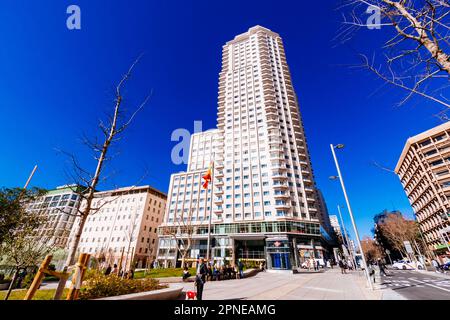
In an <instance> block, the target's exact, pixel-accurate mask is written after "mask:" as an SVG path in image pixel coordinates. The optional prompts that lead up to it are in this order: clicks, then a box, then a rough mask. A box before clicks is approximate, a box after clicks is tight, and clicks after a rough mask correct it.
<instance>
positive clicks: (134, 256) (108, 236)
mask: <svg viewBox="0 0 450 320" xmlns="http://www.w3.org/2000/svg"><path fill="white" fill-rule="evenodd" d="M166 199H167V196H166V194H164V193H162V192H160V191H158V190H156V189H154V188H152V187H150V186H139V187H136V186H133V187H126V188H120V189H115V190H110V191H102V192H96V193H95V196H94V200H93V202H92V207H93V208H98V210H94V212H93V213H92V214H90V216H89V217H88V219H87V221H86V223H85V225H84V229H83V233H82V235H81V239H80V243H79V246H78V250H79V252H80V253H81V252H83V253H89V254H91V255H92V256H94V257H96V258H97V259H98V260H99V262H100V263H104V264H105V265H111V266H112V265H113V264H118V265H119V266H120V265H121V267H122V269H124V270H128V269H129V268H130V266H136V265H137V267H138V268H142V267H148V266H149V264H150V263H152V262H153V261H154V260H155V258H156V248H157V238H158V236H157V228H158V226H159V225H160V224H161V222H162V219H163V216H164V210H165V206H166ZM85 205H86V203H85V201H82V202H81V207H80V209H81V210H83V207H84V206H85ZM79 219H80V218H79V217H78V218H77V220H76V222H75V224H74V227H73V229H72V232H71V236H70V241H72V240H73V237H74V235H75V233H76V231H77V230H78V226H79ZM69 243H70V242H69Z"/></svg>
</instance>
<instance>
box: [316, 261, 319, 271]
mask: <svg viewBox="0 0 450 320" xmlns="http://www.w3.org/2000/svg"><path fill="white" fill-rule="evenodd" d="M316 267H317V271H319V270H320V262H319V260H318V259H317V260H316Z"/></svg>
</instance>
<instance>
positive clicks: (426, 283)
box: [411, 279, 450, 292]
mask: <svg viewBox="0 0 450 320" xmlns="http://www.w3.org/2000/svg"><path fill="white" fill-rule="evenodd" d="M411 280H412V281H416V282H419V283H422V284H425V285H427V286H430V287H433V288H436V289H440V290H444V291H447V292H450V290H448V289H445V288H441V287H438V286H435V285H433V284H430V283H428V282H423V281H420V280H416V279H411Z"/></svg>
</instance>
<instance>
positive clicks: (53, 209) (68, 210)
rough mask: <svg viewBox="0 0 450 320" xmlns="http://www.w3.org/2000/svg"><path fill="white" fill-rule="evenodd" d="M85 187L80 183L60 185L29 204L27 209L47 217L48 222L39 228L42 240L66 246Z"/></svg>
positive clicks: (58, 246) (52, 244)
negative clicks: (80, 195) (79, 184)
mask: <svg viewBox="0 0 450 320" xmlns="http://www.w3.org/2000/svg"><path fill="white" fill-rule="evenodd" d="M83 189H84V187H82V186H78V185H65V186H60V187H57V188H56V189H53V190H49V191H48V192H46V194H45V195H43V196H41V197H39V198H37V199H36V200H34V201H32V202H30V203H29V204H28V207H27V211H29V212H34V213H38V214H40V215H41V216H44V217H45V220H46V223H45V224H43V225H42V226H41V227H39V229H38V234H39V238H40V240H41V241H43V242H45V243H46V244H48V245H50V246H55V247H57V248H65V247H66V245H67V241H68V238H69V234H70V231H71V230H72V226H73V223H74V221H75V216H76V213H77V209H78V206H79V204H80V197H79V193H80V192H82V191H83Z"/></svg>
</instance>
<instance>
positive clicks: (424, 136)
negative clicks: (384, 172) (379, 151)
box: [394, 121, 450, 174]
mask: <svg viewBox="0 0 450 320" xmlns="http://www.w3.org/2000/svg"><path fill="white" fill-rule="evenodd" d="M449 129H450V121H447V122H445V123H443V124H441V125H438V126H436V127H433V128H431V129H429V130H427V131H424V132H422V133H419V134H417V135H415V136H412V137H409V138H408V140H406V144H405V146H404V147H403V151H402V153H401V154H400V158H399V159H398V162H397V165H396V167H395V169H394V171H395V173H397V174H398V171H399V170H400V167H401V165H402V162H403V160H404V159H405V157H406V154H407V153H408V151H409V148H410V147H411V145H413V144H415V143H418V142H420V141H422V140H425V139H428V138H429V137H431V136H433V135H435V134H438V133H440V132H442V131H445V130H449Z"/></svg>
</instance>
